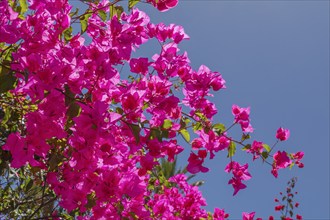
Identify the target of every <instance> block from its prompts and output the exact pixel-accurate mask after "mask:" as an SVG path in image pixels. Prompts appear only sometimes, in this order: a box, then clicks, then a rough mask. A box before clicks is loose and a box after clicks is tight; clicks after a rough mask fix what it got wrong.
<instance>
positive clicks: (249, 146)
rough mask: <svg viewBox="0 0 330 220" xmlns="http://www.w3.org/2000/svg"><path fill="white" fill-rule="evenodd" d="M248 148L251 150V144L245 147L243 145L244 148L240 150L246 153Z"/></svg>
mask: <svg viewBox="0 0 330 220" xmlns="http://www.w3.org/2000/svg"><path fill="white" fill-rule="evenodd" d="M250 148H251V144H247V145H245V146H244V147H243V148H242V150H244V151H246V150H248V149H250Z"/></svg>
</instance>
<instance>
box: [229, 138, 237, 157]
mask: <svg viewBox="0 0 330 220" xmlns="http://www.w3.org/2000/svg"><path fill="white" fill-rule="evenodd" d="M235 153H236V144H235V142H234V141H231V142H230V144H229V147H228V157H233V156H234V155H235Z"/></svg>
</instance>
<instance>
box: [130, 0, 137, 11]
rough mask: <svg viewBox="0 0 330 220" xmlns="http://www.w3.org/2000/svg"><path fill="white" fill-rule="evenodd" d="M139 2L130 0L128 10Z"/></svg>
mask: <svg viewBox="0 0 330 220" xmlns="http://www.w3.org/2000/svg"><path fill="white" fill-rule="evenodd" d="M138 2H139V0H128V10H131V9H132V8H133V7H134V5H136V4H137V3H138Z"/></svg>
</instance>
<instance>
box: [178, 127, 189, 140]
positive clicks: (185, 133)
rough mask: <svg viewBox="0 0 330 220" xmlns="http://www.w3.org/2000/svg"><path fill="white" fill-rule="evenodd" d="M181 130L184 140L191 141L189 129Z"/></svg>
mask: <svg viewBox="0 0 330 220" xmlns="http://www.w3.org/2000/svg"><path fill="white" fill-rule="evenodd" d="M179 132H180V134H181V135H182V137H183V138H184V140H185V141H186V142H187V143H190V134H189V132H188V131H187V129H181V130H180V131H179Z"/></svg>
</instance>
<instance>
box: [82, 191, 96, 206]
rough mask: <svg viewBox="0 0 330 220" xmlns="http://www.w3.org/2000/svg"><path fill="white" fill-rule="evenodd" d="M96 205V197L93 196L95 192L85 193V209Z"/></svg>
mask: <svg viewBox="0 0 330 220" xmlns="http://www.w3.org/2000/svg"><path fill="white" fill-rule="evenodd" d="M95 205H96V197H95V193H94V192H92V193H90V194H88V195H87V204H86V205H85V207H86V208H87V209H91V208H93V207H94V206H95Z"/></svg>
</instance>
